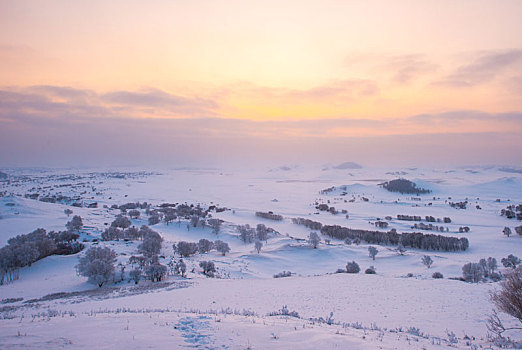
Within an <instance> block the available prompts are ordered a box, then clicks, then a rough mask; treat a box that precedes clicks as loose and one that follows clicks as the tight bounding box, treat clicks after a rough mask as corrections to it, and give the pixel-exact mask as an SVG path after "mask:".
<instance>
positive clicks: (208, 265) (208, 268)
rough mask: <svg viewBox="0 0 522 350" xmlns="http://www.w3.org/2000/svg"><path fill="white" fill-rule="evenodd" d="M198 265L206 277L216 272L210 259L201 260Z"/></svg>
mask: <svg viewBox="0 0 522 350" xmlns="http://www.w3.org/2000/svg"><path fill="white" fill-rule="evenodd" d="M199 267H201V268H202V269H203V274H205V275H206V276H208V277H214V273H215V272H216V266H215V265H214V262H212V261H201V262H200V263H199Z"/></svg>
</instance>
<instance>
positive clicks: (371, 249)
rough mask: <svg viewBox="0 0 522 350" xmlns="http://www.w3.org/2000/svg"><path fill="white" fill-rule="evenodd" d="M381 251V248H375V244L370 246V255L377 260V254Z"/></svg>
mask: <svg viewBox="0 0 522 350" xmlns="http://www.w3.org/2000/svg"><path fill="white" fill-rule="evenodd" d="M378 253H379V250H378V249H377V248H375V247H374V246H369V247H368V256H369V257H370V258H372V259H373V260H375V256H376V255H377V254H378Z"/></svg>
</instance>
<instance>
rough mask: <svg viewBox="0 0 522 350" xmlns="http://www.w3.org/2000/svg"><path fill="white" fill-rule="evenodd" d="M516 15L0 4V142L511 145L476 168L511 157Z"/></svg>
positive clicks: (379, 4)
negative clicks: (71, 138) (81, 135)
mask: <svg viewBox="0 0 522 350" xmlns="http://www.w3.org/2000/svg"><path fill="white" fill-rule="evenodd" d="M521 16H522V3H521V2H519V1H514V0H513V1H502V2H492V1H459V2H456V1H413V0H412V1H393V2H390V1H385V2H383V1H322V2H317V1H296V0H290V1H249V2H245V1H150V2H143V1H110V2H106V1H88V2H76V1H74V2H71V1H65V0H54V1H45V2H43V1H31V0H20V1H0V29H1V30H0V89H1V92H0V126H1V129H2V131H1V132H0V136H2V139H3V141H1V142H2V146H3V148H4V149H6V148H7V147H8V145H18V146H19V147H16V148H18V149H19V150H20V152H23V151H22V149H24V148H27V149H30V148H31V147H34V148H41V145H49V144H54V143H58V141H56V140H55V141H53V142H50V143H49V139H54V138H55V137H56V135H58V134H60V133H62V134H63V133H67V132H68V130H73V129H74V125H73V126H71V123H73V124H74V123H84V124H89V125H91V126H92V127H93V130H94V129H95V127H94V125H98V126H99V127H102V126H103V125H102V124H101V121H103V123H113V122H114V123H119V124H121V125H122V128H125V129H127V128H130V129H133V128H134V126H133V125H134V124H133V123H135V122H136V120H137V121H140V120H149V121H150V120H154V121H155V122H158V123H163V124H162V127H160V129H161V130H164V131H165V130H170V132H171V134H170V135H171V138H172V140H171V141H169V139H161V142H160V143H161V144H162V145H169V142H172V143H171V146H172V147H173V148H176V147H179V145H178V144H177V142H178V141H176V140H179V138H180V137H189V136H190V135H192V134H193V136H194V139H197V138H198V137H203V138H206V140H207V141H208V142H209V143H208V144H201V143H199V144H198V146H197V147H196V146H195V147H196V148H198V147H201V148H202V149H207V148H208V147H209V145H210V143H211V142H214V141H216V140H218V138H221V137H225V138H226V137H232V136H231V135H229V134H235V135H236V136H238V135H240V136H241V137H247V138H249V137H250V138H253V139H256V140H255V142H254V143H258V142H259V143H260V144H263V143H266V142H268V141H267V140H268V139H279V138H283V137H285V138H287V139H286V140H288V141H289V142H290V141H291V139H298V140H299V141H300V142H303V143H306V142H308V141H307V138H313V139H314V140H315V139H316V138H319V139H321V138H323V139H328V140H333V139H335V140H336V141H335V142H339V144H342V140H343V138H348V137H350V138H352V137H358V138H364V137H375V136H384V137H388V136H393V135H405V136H414V135H424V134H430V135H433V134H444V135H446V136H444V137H446V138H447V137H449V136H447V135H448V134H467V135H468V134H469V135H468V136H470V137H471V136H473V135H476V139H477V140H478V139H479V138H481V137H482V136H478V134H481V133H494V135H492V136H491V139H492V140H493V139H494V140H497V139H498V140H503V141H501V142H500V141H499V142H500V143H501V144H502V146H501V148H502V149H504V148H505V147H506V146H508V148H509V149H510V150H508V151H506V152H505V153H503V157H504V158H502V159H500V160H499V159H486V161H488V162H491V161H500V162H517V161H518V162H520V161H521V158H520V156H519V155H518V153H516V152H514V151H512V150H511V149H512V148H519V146H520V144H521V143H520V141H516V142H515V143H507V144H506V143H505V142H506V140H507V139H509V140H520V136H521V135H522V21H520V18H521ZM75 120H76V121H75ZM170 120H172V123H169V121H170ZM118 121H119V122H118ZM181 122H182V123H183V124H184V125H190V127H187V129H186V130H185V129H183V128H180V127H179V123H181ZM52 123H54V126H53V127H52V128H51V127H50V126H49V125H51V124H52ZM165 123H166V124H165ZM267 123H268V124H267ZM38 125H41V127H39V126H38ZM42 127H43V129H42ZM46 128H50V129H49V130H47V131H45V130H46ZM154 128H155V127H152V126H151V130H144V129H142V132H143V134H142V137H143V140H152V139H155V141H150V142H159V141H158V140H157V139H158V138H161V137H162V136H160V135H157V134H154V132H155V131H153V130H152V129H154ZM182 129H183V130H184V131H183V132H184V134H183V135H180V134H179V133H180V130H182ZM154 130H155V129H154ZM225 131H226V132H225ZM38 132H41V133H44V135H39V137H37V138H34V137H33V136H31V135H33V134H34V133H38ZM147 132H149V133H148V134H147ZM46 133H47V134H46ZM505 133H508V134H509V136H506V135H504V134H505ZM227 135H228V136H227ZM236 136H234V137H236ZM113 137H114V138H118V140H119V137H120V135H119V134H118V135H113ZM238 137H239V136H238ZM21 139H31V140H32V141H31V142H32V145H31V146H28V145H27V144H24V145H20V144H19V142H20V141H19V140H21ZM211 140H213V141H211ZM310 140H312V139H310ZM8 142H10V143H9V144H8ZM144 142H145V141H144ZM230 142H232V141H230ZM234 142H237V141H234ZM279 142H284V140H282V139H281V140H279ZM380 142H381V141H375V142H374V147H375V148H378V147H379V145H380ZM382 142H384V141H382ZM509 142H511V141H509ZM500 143H499V144H500ZM383 144H385V142H384V143H382V144H381V145H383ZM39 145H40V146H39ZM62 146H63V145H62ZM157 146H158V144H154V147H157ZM45 147H47V146H45ZM49 147H51V146H49ZM122 147H123V146H122ZM151 147H153V146H151ZM249 147H250V146H249ZM252 147H253V148H252V149H251V151H252V152H255V150H257V151H259V149H258V147H257V146H252ZM455 147H457V146H455ZM51 148H52V147H51ZM247 148H248V147H247ZM249 149H250V148H249ZM497 151H500V149H497ZM116 153H117V152H116ZM22 154H24V155H25V153H20V156H21V155H22ZM25 156H27V155H25ZM71 156H72V155H71ZM114 156H116V154H115V155H114ZM466 157H467V156H464V155H462V160H465V159H466ZM14 159H15V156H8V155H6V154H3V155H2V159H1V160H3V161H5V162H6V163H13V164H15V163H17V162H15V161H14ZM412 160H413V158H412ZM441 161H442V160H441Z"/></svg>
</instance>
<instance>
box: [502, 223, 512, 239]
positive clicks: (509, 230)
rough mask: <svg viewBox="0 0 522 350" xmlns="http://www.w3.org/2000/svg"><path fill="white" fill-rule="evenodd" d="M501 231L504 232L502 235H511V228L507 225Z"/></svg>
mask: <svg viewBox="0 0 522 350" xmlns="http://www.w3.org/2000/svg"><path fill="white" fill-rule="evenodd" d="M502 232H503V233H504V235H506V236H508V237H509V236H511V229H510V228H509V227H507V226H506V227H504V229H503V230H502Z"/></svg>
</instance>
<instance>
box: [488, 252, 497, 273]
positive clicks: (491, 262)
mask: <svg viewBox="0 0 522 350" xmlns="http://www.w3.org/2000/svg"><path fill="white" fill-rule="evenodd" d="M486 267H487V269H488V275H490V276H491V275H492V274H493V273H494V272H495V270H496V269H497V268H498V264H497V259H495V258H492V257H491V256H490V257H489V258H488V260H486Z"/></svg>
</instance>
